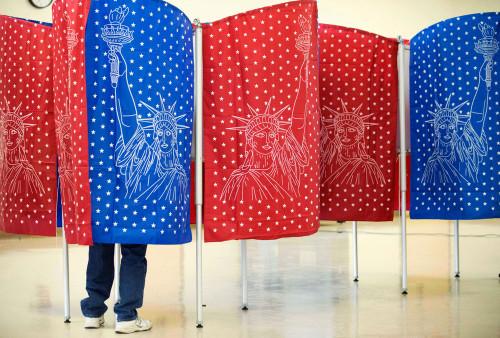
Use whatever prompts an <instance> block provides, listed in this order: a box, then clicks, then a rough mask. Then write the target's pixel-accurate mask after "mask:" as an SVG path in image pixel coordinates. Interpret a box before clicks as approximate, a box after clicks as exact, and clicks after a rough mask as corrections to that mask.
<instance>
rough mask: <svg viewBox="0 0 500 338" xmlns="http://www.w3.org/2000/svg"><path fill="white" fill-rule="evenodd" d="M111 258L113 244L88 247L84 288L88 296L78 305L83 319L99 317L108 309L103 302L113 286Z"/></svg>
mask: <svg viewBox="0 0 500 338" xmlns="http://www.w3.org/2000/svg"><path fill="white" fill-rule="evenodd" d="M113 257H114V244H94V245H92V246H90V247H89V262H88V265H87V286H86V288H87V293H88V295H89V296H88V297H87V298H85V299H83V300H82V301H81V303H80V305H81V308H82V313H83V315H84V316H85V317H90V318H98V317H101V316H102V315H103V314H104V313H105V312H106V310H107V309H108V307H107V306H106V304H104V302H105V301H106V300H107V299H108V298H109V295H110V293H111V287H112V286H113V279H114V275H115V267H114V262H113Z"/></svg>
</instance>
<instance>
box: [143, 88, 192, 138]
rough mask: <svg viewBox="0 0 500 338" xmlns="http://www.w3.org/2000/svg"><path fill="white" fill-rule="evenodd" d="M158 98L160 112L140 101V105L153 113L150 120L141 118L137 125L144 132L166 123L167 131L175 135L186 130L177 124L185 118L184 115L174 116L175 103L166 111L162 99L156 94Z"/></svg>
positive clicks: (186, 127)
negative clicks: (139, 125)
mask: <svg viewBox="0 0 500 338" xmlns="http://www.w3.org/2000/svg"><path fill="white" fill-rule="evenodd" d="M158 96H159V97H160V108H161V110H158V109H156V108H154V107H152V106H150V105H149V104H147V103H146V102H144V101H141V104H142V105H144V106H145V107H146V108H147V109H148V110H149V111H150V112H151V113H153V117H152V118H143V119H139V123H140V124H141V126H142V127H143V128H144V129H145V130H151V129H153V130H154V129H156V128H157V127H158V125H159V124H160V123H162V122H163V123H166V124H167V125H168V126H169V129H171V130H172V131H173V132H174V133H175V134H177V131H178V130H181V129H188V128H189V127H188V126H183V125H180V124H178V123H177V122H178V121H179V120H180V119H182V118H183V117H185V116H186V114H183V115H179V116H175V105H176V102H174V104H173V105H172V106H170V107H169V109H168V110H167V109H166V108H165V104H164V102H163V98H162V97H161V95H160V94H158Z"/></svg>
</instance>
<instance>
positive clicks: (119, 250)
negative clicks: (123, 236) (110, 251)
mask: <svg viewBox="0 0 500 338" xmlns="http://www.w3.org/2000/svg"><path fill="white" fill-rule="evenodd" d="M121 258H122V246H121V244H115V303H119V302H120V267H121Z"/></svg>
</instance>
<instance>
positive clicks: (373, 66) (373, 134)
mask: <svg viewBox="0 0 500 338" xmlns="http://www.w3.org/2000/svg"><path fill="white" fill-rule="evenodd" d="M319 36H320V102H321V112H322V129H321V155H322V156H321V219H324V220H345V221H348V220H352V221H387V220H392V218H393V205H394V202H393V198H394V184H395V182H396V179H397V177H396V176H395V163H396V128H397V109H398V85H397V84H398V73H397V51H398V43H397V41H396V40H394V39H388V38H385V37H382V36H378V35H375V34H372V33H368V32H365V31H361V30H357V29H353V28H346V27H340V26H333V25H320V31H319Z"/></svg>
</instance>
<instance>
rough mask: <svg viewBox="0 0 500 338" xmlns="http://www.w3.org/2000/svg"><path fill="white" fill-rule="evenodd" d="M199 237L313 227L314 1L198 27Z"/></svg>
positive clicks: (269, 234) (276, 233)
mask: <svg viewBox="0 0 500 338" xmlns="http://www.w3.org/2000/svg"><path fill="white" fill-rule="evenodd" d="M203 63H204V99H203V101H204V111H203V113H204V147H205V148H204V156H205V200H204V201H205V210H204V225H205V240H206V241H209V242H210V241H225V240H230V239H248V238H254V239H274V238H280V237H286V236H304V235H309V234H312V233H314V232H316V231H317V230H318V227H319V198H318V197H319V147H318V145H319V114H318V112H319V107H318V86H317V84H318V41H317V8H316V2H315V1H295V2H289V3H285V4H280V5H276V6H271V7H265V8H261V9H257V10H253V11H250V12H246V13H243V14H239V15H236V16H232V17H228V18H225V19H222V20H219V21H216V22H213V23H211V24H206V25H204V26H203Z"/></svg>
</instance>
